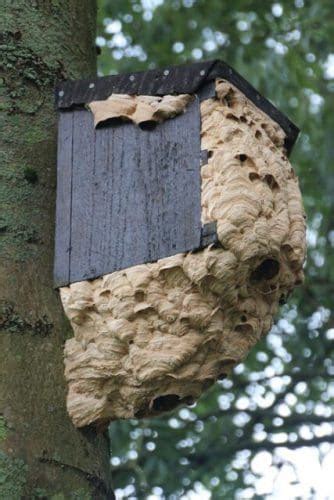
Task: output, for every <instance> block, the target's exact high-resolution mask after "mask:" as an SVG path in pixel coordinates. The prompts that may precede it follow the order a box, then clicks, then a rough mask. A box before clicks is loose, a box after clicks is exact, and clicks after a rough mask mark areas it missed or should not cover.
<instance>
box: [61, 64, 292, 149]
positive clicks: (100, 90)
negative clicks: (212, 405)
mask: <svg viewBox="0 0 334 500" xmlns="http://www.w3.org/2000/svg"><path fill="white" fill-rule="evenodd" d="M217 78H223V79H225V80H228V81H229V82H231V83H232V84H233V85H234V86H235V87H237V88H238V89H239V90H240V91H241V92H242V93H243V94H244V95H245V96H246V97H247V98H248V99H250V100H251V101H252V102H253V103H254V104H255V105H256V106H257V107H258V108H260V109H261V110H262V111H263V112H264V113H266V114H267V115H268V116H269V117H270V118H272V119H273V120H275V121H276V122H277V123H278V124H279V125H280V127H281V128H282V129H283V130H284V132H285V134H286V141H285V146H286V149H287V152H288V153H289V152H290V151H291V149H292V147H293V145H294V143H295V141H296V139H297V137H298V133H299V129H298V127H297V126H296V125H295V124H294V123H292V122H291V121H290V120H289V118H288V117H287V116H286V115H285V114H283V113H281V112H280V111H279V110H278V109H277V108H276V107H275V106H274V105H273V104H272V103H271V102H270V101H268V99H266V98H265V97H263V96H262V95H261V94H260V93H259V92H258V91H257V90H256V89H255V88H254V87H253V86H252V85H251V84H250V83H249V82H248V81H247V80H245V79H244V78H243V77H242V76H241V75H240V74H239V73H237V71H235V70H234V69H233V68H231V67H230V66H229V65H228V64H226V63H225V62H224V61H221V60H218V59H215V60H213V61H206V62H198V63H193V64H186V65H181V66H169V67H167V68H162V69H152V70H148V71H141V72H136V73H135V72H133V73H123V74H120V75H112V76H103V77H99V78H90V79H84V80H76V81H73V80H68V81H63V82H60V83H59V84H58V85H57V88H56V106H57V108H58V109H60V110H62V109H68V108H72V107H75V106H80V105H84V104H87V103H89V102H92V101H97V100H104V99H107V98H108V97H109V96H110V95H111V94H113V93H117V94H130V95H135V94H136V95H168V94H198V95H199V97H200V98H201V99H205V98H210V97H213V96H214V81H215V80H216V79H217Z"/></svg>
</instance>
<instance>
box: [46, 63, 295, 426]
mask: <svg viewBox="0 0 334 500" xmlns="http://www.w3.org/2000/svg"><path fill="white" fill-rule="evenodd" d="M56 92H57V93H56V99H57V107H58V109H59V112H60V113H59V133H58V134H59V135H58V137H59V140H58V182H57V215H56V218H57V219H56V249H55V268H54V279H55V285H56V287H58V288H60V294H61V298H62V302H63V305H64V309H65V312H66V314H67V316H68V317H69V319H70V321H71V324H72V326H73V330H74V337H73V338H72V339H70V340H68V341H67V342H66V347H65V366H66V369H65V375H66V379H67V381H68V384H69V392H68V399H67V406H68V411H69V414H70V416H71V417H72V419H73V422H74V424H75V425H77V426H79V427H80V426H84V425H88V424H90V423H92V422H107V421H109V420H112V419H117V418H140V417H147V416H154V415H159V414H160V413H161V412H163V411H166V410H170V409H172V408H174V407H176V406H177V405H179V404H186V403H192V402H193V401H195V400H196V399H197V398H198V397H199V396H200V394H201V393H202V392H203V391H204V390H205V389H206V388H208V387H209V386H210V385H212V384H213V383H214V382H215V380H217V378H219V377H223V376H226V375H227V374H228V373H229V371H230V370H231V369H232V368H233V366H235V365H236V364H237V363H238V362H240V361H241V360H242V359H243V358H244V357H245V356H246V355H247V353H248V352H249V349H250V348H251V347H252V346H253V345H254V344H255V343H256V342H257V340H259V339H260V338H261V336H262V335H264V334H265V333H267V331H268V330H269V329H270V327H271V324H272V317H273V315H274V314H275V312H276V310H277V306H278V304H279V303H280V302H283V301H284V300H285V299H286V297H287V295H288V294H289V293H290V292H291V290H292V288H293V287H294V286H295V285H296V284H298V283H299V282H301V280H302V265H303V261H304V256H305V222H304V214H303V209H302V203H301V198H300V192H299V188H298V181H297V178H296V176H295V174H294V171H293V169H292V167H291V165H290V163H289V160H288V155H289V153H290V151H291V149H292V146H293V144H294V142H295V140H296V137H297V135H298V129H297V127H296V126H295V125H293V123H291V122H290V121H289V120H288V118H287V117H285V116H284V115H283V114H282V113H280V112H279V111H278V110H277V109H276V108H275V107H274V106H273V105H272V104H271V103H270V102H269V101H268V100H266V99H265V98H264V97H262V96H261V95H260V94H259V93H258V92H257V91H256V90H255V89H254V88H253V87H252V86H251V85H250V84H249V83H248V82H246V81H245V80H244V79H243V78H242V77H241V76H240V75H239V74H238V73H236V72H235V71H234V70H233V69H232V68H230V67H229V66H228V65H227V64H225V63H224V62H222V61H211V62H205V63H196V64H192V65H187V66H177V67H171V68H167V69H163V70H150V71H146V72H142V73H133V74H124V75H116V76H108V77H102V78H97V79H92V80H81V81H75V82H71V81H68V82H63V83H61V84H60V85H59V86H58V88H57V91H56Z"/></svg>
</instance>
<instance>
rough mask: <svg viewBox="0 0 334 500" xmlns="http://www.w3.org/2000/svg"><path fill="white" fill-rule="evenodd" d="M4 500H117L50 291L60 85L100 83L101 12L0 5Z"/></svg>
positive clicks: (76, 2) (26, 0)
mask: <svg viewBox="0 0 334 500" xmlns="http://www.w3.org/2000/svg"><path fill="white" fill-rule="evenodd" d="M0 12H1V19H0V44H1V70H0V84H1V85H0V109H1V118H0V124H1V126H0V129H1V137H2V145H1V148H0V158H1V171H0V176H1V187H0V207H1V211H0V254H1V270H0V280H1V287H0V299H1V317H0V342H1V345H0V376H1V380H0V498H1V499H19V498H29V499H30V498H40V497H44V498H56V496H57V499H62V498H66V499H67V498H69V499H72V498H73V499H74V498H78V499H86V498H94V499H95V498H96V499H99V498H103V499H105V498H107V499H108V498H113V493H112V491H111V489H110V478H109V450H108V440H107V438H106V436H105V435H103V434H97V433H96V432H95V430H94V429H86V430H84V431H79V430H77V429H75V428H74V427H73V425H72V423H71V422H70V420H69V418H68V416H67V413H66V409H65V397H66V387H65V383H64V377H63V344H64V341H65V339H66V338H67V337H68V336H71V335H72V332H71V330H70V328H69V325H68V323H67V322H66V320H65V318H64V315H63V312H62V308H61V305H60V301H59V297H58V292H57V291H55V290H54V289H53V283H52V266H53V246H54V241H53V240H54V218H55V217H54V213H55V188H56V121H57V115H56V112H55V109H54V97H53V89H54V85H55V82H56V80H59V79H62V78H81V77H87V76H89V75H93V74H95V71H96V67H95V65H96V52H95V44H94V38H95V15H96V6H95V1H94V0H0Z"/></svg>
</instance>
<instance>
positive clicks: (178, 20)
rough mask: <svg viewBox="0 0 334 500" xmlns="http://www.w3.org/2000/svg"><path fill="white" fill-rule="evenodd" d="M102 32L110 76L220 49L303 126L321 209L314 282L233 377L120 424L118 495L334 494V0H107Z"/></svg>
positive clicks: (315, 216)
mask: <svg viewBox="0 0 334 500" xmlns="http://www.w3.org/2000/svg"><path fill="white" fill-rule="evenodd" d="M98 30H99V36H98V38H97V45H98V46H99V47H100V48H101V55H100V57H99V68H100V74H101V75H106V74H112V73H117V72H123V71H136V70H143V69H148V68H154V67H158V66H159V67H163V66H165V65H173V64H177V63H183V62H188V61H197V60H201V59H203V60H205V59H214V58H221V59H223V60H225V61H226V62H228V63H229V64H230V65H232V66H233V67H234V68H235V69H236V70H237V71H239V72H240V73H241V74H242V75H243V76H244V77H245V78H246V79H248V80H249V81H250V82H251V83H252V84H253V85H254V86H255V87H256V88H257V89H258V90H259V91H260V92H261V93H262V94H264V95H265V96H266V97H268V98H269V99H271V100H272V102H273V103H274V104H275V105H276V106H277V107H278V108H279V109H280V110H282V111H283V112H285V113H286V114H287V115H288V116H289V117H290V118H291V119H292V120H293V121H294V122H295V123H297V124H298V125H299V127H300V128H301V130H302V133H301V136H300V138H299V141H298V143H297V145H296V146H295V149H294V152H293V155H292V158H291V161H292V163H293V164H294V165H295V166H296V170H297V173H298V175H299V178H300V184H301V189H302V191H303V195H304V203H305V208H306V212H307V215H308V259H307V266H306V280H305V284H304V286H303V287H302V288H301V289H299V290H298V291H297V292H296V293H295V294H294V297H293V298H292V300H290V301H289V303H288V304H286V305H284V306H283V307H282V308H281V312H280V315H279V316H278V317H277V321H276V324H275V326H274V327H273V328H272V330H271V332H270V333H269V334H268V335H267V337H266V338H265V339H264V340H263V341H262V342H261V343H260V344H259V345H258V346H257V347H256V348H255V349H254V351H253V352H252V353H251V355H250V356H249V357H248V359H247V360H246V361H245V363H243V364H241V365H239V366H238V367H237V368H236V369H235V371H234V373H233V375H232V376H231V378H230V379H229V380H223V381H220V382H218V383H217V384H216V386H215V387H214V388H213V389H212V390H211V391H210V392H209V393H208V394H207V395H205V396H204V397H202V399H201V400H200V401H199V402H198V403H197V405H196V406H195V407H192V408H183V409H180V410H178V411H175V412H174V413H173V414H170V415H167V416H166V417H165V418H158V419H155V420H144V421H141V422H139V421H135V420H134V421H130V422H116V423H113V424H112V425H111V427H110V434H111V444H112V468H113V477H114V486H115V487H116V488H118V490H117V491H118V496H119V498H128V499H130V498H131V499H135V498H138V499H144V498H148V499H153V498H155V499H158V498H168V499H179V498H199V499H203V500H204V499H206V498H213V499H216V498H217V499H220V498H223V499H225V498H226V499H229V498H241V499H245V498H316V499H325V498H334V489H333V488H334V486H333V482H332V481H329V480H328V482H327V484H326V481H325V479H326V470H327V469H328V465H329V463H330V461H332V464H333V463H334V447H333V444H332V443H334V433H333V399H334V382H333V380H332V376H333V374H334V366H333V363H332V359H331V358H332V356H333V348H334V317H333V315H332V312H331V308H332V304H333V294H334V280H333V275H334V256H333V250H332V249H333V246H334V216H333V208H334V207H333V205H334V196H333V193H334V173H333V158H334V137H333V130H334V94H333V93H334V47H333V42H334V8H333V0H318V1H317V2H311V0H294V1H293V0H289V1H288V0H282V1H280V2H279V3H278V2H277V3H274V2H273V3H272V2H270V1H266V2H264V1H261V0H234V1H233V2H228V1H226V0H225V1H224V0H165V1H164V0H99V19H98ZM305 447H306V448H305ZM331 488H332V489H331ZM196 492H197V493H196Z"/></svg>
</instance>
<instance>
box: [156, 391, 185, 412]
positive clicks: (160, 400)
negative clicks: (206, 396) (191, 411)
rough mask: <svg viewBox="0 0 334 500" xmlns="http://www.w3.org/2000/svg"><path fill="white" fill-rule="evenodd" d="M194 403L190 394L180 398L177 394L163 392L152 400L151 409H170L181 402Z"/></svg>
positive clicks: (160, 410)
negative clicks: (163, 393)
mask: <svg viewBox="0 0 334 500" xmlns="http://www.w3.org/2000/svg"><path fill="white" fill-rule="evenodd" d="M193 403H194V399H193V397H192V396H187V397H185V398H180V396H178V395H177V394H165V395H164V396H158V397H157V398H155V399H154V400H153V404H152V409H153V410H154V411H157V412H162V411H171V410H174V408H176V407H177V406H179V405H181V404H187V405H191V404H193Z"/></svg>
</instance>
